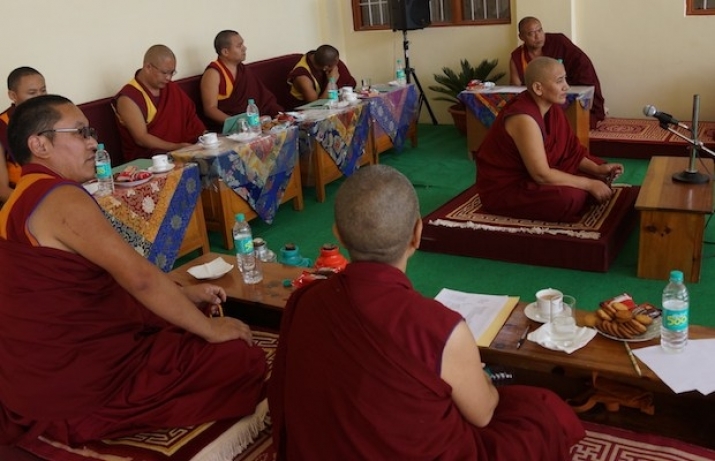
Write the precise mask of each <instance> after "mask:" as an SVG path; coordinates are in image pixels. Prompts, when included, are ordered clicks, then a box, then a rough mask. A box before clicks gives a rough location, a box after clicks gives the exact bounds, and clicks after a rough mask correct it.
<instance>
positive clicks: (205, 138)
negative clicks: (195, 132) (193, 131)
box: [199, 133, 218, 145]
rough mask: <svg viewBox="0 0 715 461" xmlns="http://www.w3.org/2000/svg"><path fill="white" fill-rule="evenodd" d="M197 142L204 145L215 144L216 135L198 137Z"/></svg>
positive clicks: (216, 140) (208, 134) (209, 134)
mask: <svg viewBox="0 0 715 461" xmlns="http://www.w3.org/2000/svg"><path fill="white" fill-rule="evenodd" d="M199 142H200V143H201V144H204V145H211V144H216V143H217V142H218V135H217V134H216V133H204V134H203V135H201V136H199Z"/></svg>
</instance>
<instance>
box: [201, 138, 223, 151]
mask: <svg viewBox="0 0 715 461" xmlns="http://www.w3.org/2000/svg"><path fill="white" fill-rule="evenodd" d="M219 144H221V142H220V141H219V140H216V142H200V143H199V145H200V146H201V147H203V148H204V149H211V148H213V147H216V146H218V145H219Z"/></svg>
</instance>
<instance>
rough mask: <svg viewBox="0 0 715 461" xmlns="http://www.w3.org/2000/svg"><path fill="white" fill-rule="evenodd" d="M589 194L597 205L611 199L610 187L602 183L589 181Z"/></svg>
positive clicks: (611, 191)
mask: <svg viewBox="0 0 715 461" xmlns="http://www.w3.org/2000/svg"><path fill="white" fill-rule="evenodd" d="M588 192H589V194H591V195H593V197H594V198H595V199H596V201H597V202H598V203H603V202H605V201H606V200H608V199H610V198H611V195H613V190H612V189H611V187H610V186H609V185H608V184H606V183H605V182H603V181H600V180H597V179H593V180H590V181H589V188H588Z"/></svg>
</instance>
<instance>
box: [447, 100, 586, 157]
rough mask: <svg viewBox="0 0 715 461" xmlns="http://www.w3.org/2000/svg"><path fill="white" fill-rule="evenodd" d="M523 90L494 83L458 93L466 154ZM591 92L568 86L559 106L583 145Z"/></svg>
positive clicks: (474, 147)
mask: <svg viewBox="0 0 715 461" xmlns="http://www.w3.org/2000/svg"><path fill="white" fill-rule="evenodd" d="M525 90H526V87H525V86H495V87H493V88H490V89H484V90H477V91H462V92H461V93H459V100H460V101H461V102H462V103H464V105H465V106H466V107H467V147H468V150H469V152H470V155H471V152H474V151H475V150H477V148H478V147H479V146H480V145H481V144H482V141H483V140H484V137H485V136H486V134H487V131H488V130H489V127H491V126H492V123H494V120H495V119H496V117H497V115H499V111H501V109H502V108H503V107H504V106H505V105H506V103H507V102H509V101H510V100H511V99H512V98H514V96H516V95H517V94H519V93H521V92H523V91H525ZM593 93H594V87H593V86H572V87H571V88H570V89H569V91H568V94H567V95H566V103H564V104H563V106H562V107H563V109H564V112H565V113H566V118H567V119H568V121H569V124H570V125H571V128H573V130H574V132H575V133H576V136H578V138H579V140H580V141H581V144H583V145H584V146H585V147H586V148H588V132H589V130H590V126H589V120H590V110H591V104H592V103H593ZM575 103H576V104H575Z"/></svg>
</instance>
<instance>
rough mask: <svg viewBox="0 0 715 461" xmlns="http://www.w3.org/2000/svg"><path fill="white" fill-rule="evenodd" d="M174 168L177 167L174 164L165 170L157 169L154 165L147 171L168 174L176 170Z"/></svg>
mask: <svg viewBox="0 0 715 461" xmlns="http://www.w3.org/2000/svg"><path fill="white" fill-rule="evenodd" d="M174 166H176V165H174V164H173V163H170V164H168V165H167V166H165V167H164V168H156V167H155V166H154V165H152V166H150V167H149V168H147V171H149V172H150V173H154V174H161V173H168V172H169V171H171V170H173V169H174Z"/></svg>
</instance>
